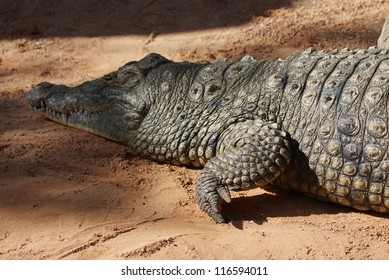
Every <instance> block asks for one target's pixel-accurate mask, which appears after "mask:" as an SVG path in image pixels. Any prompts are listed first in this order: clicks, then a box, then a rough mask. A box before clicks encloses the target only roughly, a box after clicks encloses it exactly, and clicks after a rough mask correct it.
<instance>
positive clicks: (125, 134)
mask: <svg viewBox="0 0 389 280" xmlns="http://www.w3.org/2000/svg"><path fill="white" fill-rule="evenodd" d="M166 61H167V60H166V59H164V58H163V57H161V56H156V55H150V56H149V57H146V58H144V59H143V60H141V61H139V62H129V63H127V64H126V65H124V66H123V67H121V68H119V69H118V70H117V71H115V72H112V73H110V74H108V75H106V76H104V77H102V78H99V79H96V80H93V81H89V82H85V83H83V84H81V85H79V86H77V87H67V86H65V85H54V84H51V83H47V82H44V83H41V84H39V85H37V86H36V87H35V88H33V89H32V90H31V91H30V92H28V93H27V101H28V103H29V105H30V107H31V108H32V109H33V110H34V111H36V112H38V113H41V114H42V115H44V116H45V117H46V118H48V119H51V120H53V121H56V122H59V123H61V124H64V125H67V126H72V127H76V128H79V129H82V130H85V131H88V132H91V133H94V134H97V135H100V136H103V137H105V138H108V139H111V140H114V141H118V142H122V143H127V142H128V141H129V140H130V139H131V138H132V137H133V133H134V131H135V130H136V129H137V128H138V127H139V126H140V124H141V122H142V120H143V119H144V117H145V116H146V114H147V112H148V108H149V106H150V104H149V103H150V102H149V98H148V96H147V91H146V90H144V88H143V86H142V82H143V80H144V78H145V75H147V71H148V70H150V69H151V68H155V67H158V65H160V64H161V63H162V62H166Z"/></svg>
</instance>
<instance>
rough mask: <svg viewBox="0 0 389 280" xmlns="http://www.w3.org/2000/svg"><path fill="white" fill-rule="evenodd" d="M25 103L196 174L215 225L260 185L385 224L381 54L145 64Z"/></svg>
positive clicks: (387, 183) (388, 203) (385, 110)
mask: <svg viewBox="0 0 389 280" xmlns="http://www.w3.org/2000/svg"><path fill="white" fill-rule="evenodd" d="M27 100H28V103H29V104H30V106H31V108H32V109H33V110H35V111H36V112H38V113H41V114H43V115H45V116H46V117H47V118H49V119H51V120H54V121H57V122H59V123H62V124H65V125H68V126H72V127H77V128H80V129H83V130H86V131H89V132H92V133H95V134H98V135H100V136H103V137H105V138H109V139H112V140H114V141H118V142H121V143H124V144H126V145H129V146H130V147H131V149H132V151H134V152H135V153H137V154H138V155H141V156H143V157H146V158H149V159H152V160H155V161H158V162H166V163H170V164H175V165H184V166H191V167H202V168H203V170H202V173H201V175H200V178H199V180H198V183H197V188H196V199H197V202H198V204H199V206H200V208H201V209H202V210H204V211H205V212H206V213H207V214H208V215H209V216H210V217H212V218H213V219H214V220H215V221H216V222H217V223H222V222H226V219H225V217H223V215H222V207H221V206H222V201H223V200H224V201H226V202H230V201H231V197H230V191H231V190H232V191H239V190H246V189H250V188H253V187H264V186H266V185H274V186H278V187H281V188H284V189H288V190H294V191H298V192H300V193H303V194H306V195H308V196H313V197H316V198H319V199H322V200H326V201H331V202H335V203H339V204H342V205H347V206H351V207H354V208H356V209H358V210H373V211H377V212H389V151H388V148H389V141H388V136H389V133H388V128H389V124H388V118H389V51H387V50H380V49H377V48H370V49H368V50H355V51H352V50H348V49H343V50H334V51H332V52H324V51H316V50H314V49H308V50H306V51H304V52H302V53H299V54H296V55H294V56H292V57H289V58H287V59H285V60H281V59H279V60H255V59H253V58H252V57H250V56H245V57H244V58H242V59H241V60H240V61H236V62H230V61H228V60H220V61H217V62H216V63H214V64H210V63H190V62H180V63H175V62H172V61H170V60H168V59H166V58H164V57H162V56H161V55H158V54H150V55H148V56H146V57H145V58H143V59H142V60H140V61H132V62H129V63H127V64H125V65H124V66H122V67H120V68H119V69H118V70H117V71H114V72H112V73H109V74H107V75H105V76H104V77H101V78H99V79H96V80H93V81H88V82H85V83H83V84H81V85H79V86H77V87H67V86H65V85H53V84H50V83H47V82H44V83H41V84H39V85H37V86H36V87H35V88H34V89H33V90H31V91H30V92H29V93H28V95H27Z"/></svg>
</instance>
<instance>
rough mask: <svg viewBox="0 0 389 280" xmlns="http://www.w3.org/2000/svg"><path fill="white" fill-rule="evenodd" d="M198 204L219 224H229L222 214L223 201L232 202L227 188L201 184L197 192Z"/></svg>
mask: <svg viewBox="0 0 389 280" xmlns="http://www.w3.org/2000/svg"><path fill="white" fill-rule="evenodd" d="M196 198H197V202H198V203H199V205H200V208H201V209H202V210H203V211H204V212H206V213H207V214H208V216H210V217H211V218H212V219H214V221H215V222H216V223H217V224H222V223H227V222H228V221H227V220H226V219H225V218H224V217H223V215H222V214H221V209H222V206H221V201H222V200H224V201H225V202H227V203H230V202H231V196H230V192H229V190H228V188H227V187H224V186H221V185H216V186H215V185H214V184H201V182H199V185H198V186H197V190H196Z"/></svg>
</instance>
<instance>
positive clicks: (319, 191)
mask: <svg viewBox="0 0 389 280" xmlns="http://www.w3.org/2000/svg"><path fill="white" fill-rule="evenodd" d="M284 63H285V66H283V67H279V68H278V69H279V71H278V72H276V73H275V74H273V75H272V76H270V77H269V79H270V80H271V81H269V82H268V83H267V84H274V80H276V78H278V80H280V83H281V84H283V91H282V94H280V95H279V97H278V98H277V99H276V101H275V102H274V103H275V104H278V105H277V106H274V108H276V109H274V110H275V111H274V112H272V113H273V114H276V115H279V116H281V119H282V120H283V127H284V129H285V130H287V131H288V132H289V133H290V134H291V136H292V138H293V139H295V140H296V141H297V142H298V143H299V149H298V150H299V151H301V152H302V153H303V154H302V155H296V158H297V159H296V160H295V162H294V163H292V165H291V171H290V172H289V173H287V174H286V175H285V176H284V177H283V178H281V179H280V183H281V184H283V185H284V187H286V188H291V189H296V190H298V191H301V192H304V193H307V194H310V195H313V196H318V197H321V198H323V199H326V200H330V201H333V202H337V203H340V204H343V205H347V206H352V207H354V208H356V209H360V210H369V209H371V210H375V211H378V212H389V152H388V148H389V140H388V115H389V105H388V104H389V101H388V100H389V54H388V52H387V51H386V50H383V51H381V50H377V49H369V50H368V51H362V50H360V51H349V50H342V51H340V52H338V51H334V52H333V53H330V54H328V53H324V52H316V51H315V50H313V49H309V50H307V51H305V52H303V53H301V54H299V55H297V56H295V57H293V58H291V59H290V60H289V61H286V62H284ZM296 153H297V152H296ZM304 159H305V163H304ZM302 167H304V168H302ZM295 169H299V170H302V171H297V170H295Z"/></svg>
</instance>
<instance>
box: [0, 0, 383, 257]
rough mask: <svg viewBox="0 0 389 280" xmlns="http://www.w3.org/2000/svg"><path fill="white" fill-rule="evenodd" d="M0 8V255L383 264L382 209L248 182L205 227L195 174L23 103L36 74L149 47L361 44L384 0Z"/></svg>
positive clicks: (110, 66) (102, 64) (185, 50)
mask: <svg viewBox="0 0 389 280" xmlns="http://www.w3.org/2000/svg"><path fill="white" fill-rule="evenodd" d="M58 3H59V4H58ZM0 11H1V12H0V259H389V219H388V216H385V215H375V214H371V213H360V212H357V211H354V210H352V209H349V208H344V207H340V206H337V205H333V204H328V203H323V202H320V201H316V200H313V199H309V198H306V197H303V196H300V195H297V194H293V193H287V192H278V193H274V192H268V191H265V190H261V189H255V190H251V191H248V192H245V193H238V194H234V198H233V203H232V204H231V205H227V206H226V207H225V212H226V213H227V214H228V215H229V217H232V219H233V221H232V222H231V223H229V224H224V225H216V224H215V223H214V222H213V221H212V220H211V219H210V218H208V217H207V216H206V215H205V214H204V213H203V212H201V211H200V210H199V208H198V206H197V205H196V202H195V199H194V189H195V185H196V181H197V178H198V176H199V174H200V172H201V171H200V170H193V169H188V168H184V167H177V166H171V165H162V164H158V163H155V162H151V161H149V160H145V159H142V158H139V157H137V156H135V155H133V154H132V153H131V150H130V149H129V148H127V147H125V146H123V145H120V144H117V143H114V142H111V141H108V140H106V139H103V138H100V137H97V136H94V135H91V134H88V133H85V132H82V131H79V130H76V129H72V128H68V127H65V126H61V125H59V124H56V123H54V122H51V121H48V120H46V119H45V118H43V117H41V116H38V115H37V114H35V113H34V112H32V111H30V109H29V108H28V105H27V104H26V101H25V94H26V92H27V91H28V90H30V89H31V88H32V87H33V86H34V85H36V84H38V83H40V82H42V81H50V82H52V83H66V84H68V85H77V84H79V83H81V82H83V81H86V80H90V79H93V78H97V77H100V76H102V75H103V74H105V73H108V72H110V71H113V70H116V69H117V68H118V67H120V66H121V65H123V64H124V63H126V62H128V61H131V60H138V59H141V58H142V57H143V56H145V55H146V54H148V53H150V52H157V53H160V54H162V55H164V56H166V57H167V58H169V59H173V60H176V61H183V60H189V61H211V62H213V61H215V60H217V59H219V58H222V57H227V58H229V59H232V60H235V59H238V58H240V57H242V56H243V55H245V54H250V55H252V56H253V57H255V58H266V59H273V58H278V57H282V58H285V57H287V56H288V55H291V54H293V53H295V52H298V51H302V50H304V49H306V48H308V47H315V48H317V49H325V50H331V49H334V48H344V47H349V48H352V49H355V48H367V47H369V46H372V45H375V44H376V41H377V38H378V37H379V34H380V31H381V27H382V25H383V23H384V20H385V18H386V16H387V14H388V12H389V1H383V0H346V1H338V0H320V1H319V0H294V1H292V0H283V1H272V0H240V1H216V0H215V1H208V0H188V1H178V0H173V1H163V0H142V1H141V0H134V1H120V0H116V1H98V0H96V1H87V0H81V1H70V0H69V1H67V0H66V1H54V0H51V1H43V0H42V1H40V0H36V1H29V0H24V1H22V0H20V1H13V0H3V1H0Z"/></svg>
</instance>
